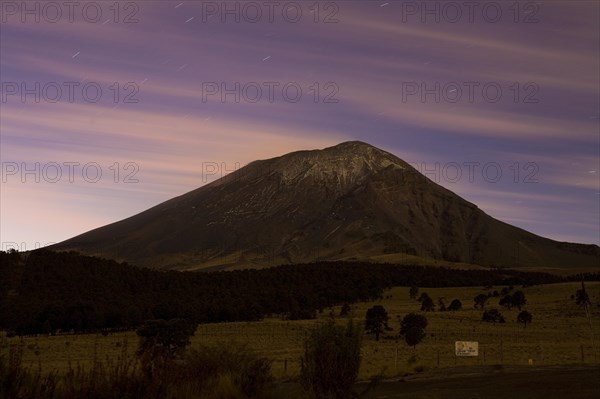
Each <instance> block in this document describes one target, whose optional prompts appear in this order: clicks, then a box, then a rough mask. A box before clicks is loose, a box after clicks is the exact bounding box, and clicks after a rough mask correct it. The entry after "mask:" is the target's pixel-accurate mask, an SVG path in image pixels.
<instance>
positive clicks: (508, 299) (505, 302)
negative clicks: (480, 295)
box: [498, 294, 513, 310]
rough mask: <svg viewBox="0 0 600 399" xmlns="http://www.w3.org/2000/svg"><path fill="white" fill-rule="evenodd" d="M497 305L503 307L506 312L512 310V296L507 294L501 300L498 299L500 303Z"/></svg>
mask: <svg viewBox="0 0 600 399" xmlns="http://www.w3.org/2000/svg"><path fill="white" fill-rule="evenodd" d="M498 304H499V305H500V306H502V307H505V308H506V309H508V310H510V309H512V306H513V300H512V295H510V294H508V295H505V296H503V297H502V298H500V301H499V302H498Z"/></svg>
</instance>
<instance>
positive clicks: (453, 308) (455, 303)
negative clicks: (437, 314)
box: [448, 299, 462, 311]
mask: <svg viewBox="0 0 600 399" xmlns="http://www.w3.org/2000/svg"><path fill="white" fill-rule="evenodd" d="M461 309H462V302H461V301H459V300H458V299H453V300H452V302H450V305H448V310H451V311H456V310H461Z"/></svg>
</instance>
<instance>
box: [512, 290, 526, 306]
mask: <svg viewBox="0 0 600 399" xmlns="http://www.w3.org/2000/svg"><path fill="white" fill-rule="evenodd" d="M511 302H512V306H514V307H516V308H517V309H519V310H521V309H522V308H523V306H525V304H526V303H527V299H525V294H524V293H523V291H515V293H514V294H512V296H511Z"/></svg>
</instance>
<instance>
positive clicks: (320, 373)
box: [300, 320, 362, 399]
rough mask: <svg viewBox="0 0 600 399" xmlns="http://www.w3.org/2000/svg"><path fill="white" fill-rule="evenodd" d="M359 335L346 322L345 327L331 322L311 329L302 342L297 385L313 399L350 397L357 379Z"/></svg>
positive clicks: (358, 331)
mask: <svg viewBox="0 0 600 399" xmlns="http://www.w3.org/2000/svg"><path fill="white" fill-rule="evenodd" d="M361 344H362V334H361V331H360V328H358V327H357V326H355V325H354V323H353V321H352V320H349V321H348V324H347V325H346V327H345V328H344V327H342V326H338V325H336V324H335V322H334V321H333V320H330V321H328V322H326V323H324V324H321V325H320V326H318V327H317V328H316V329H314V330H313V331H312V332H311V334H310V335H309V336H308V338H307V339H306V341H305V343H304V355H303V357H302V365H301V370H300V382H301V384H302V386H303V387H304V389H305V390H306V391H307V392H308V393H309V394H310V396H312V397H313V398H316V399H320V398H325V397H334V398H336V399H345V398H349V397H351V396H352V387H353V385H354V383H355V382H356V379H357V377H358V369H359V367H360V361H361V356H360V348H361Z"/></svg>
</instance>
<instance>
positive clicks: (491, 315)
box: [481, 309, 506, 323]
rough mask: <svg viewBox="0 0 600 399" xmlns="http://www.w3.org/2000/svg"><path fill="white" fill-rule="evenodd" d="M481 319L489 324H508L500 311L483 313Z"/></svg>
mask: <svg viewBox="0 0 600 399" xmlns="http://www.w3.org/2000/svg"><path fill="white" fill-rule="evenodd" d="M481 319H482V320H483V321H487V322H488V323H506V320H505V319H504V316H502V313H500V312H499V311H498V309H490V310H486V311H485V312H483V316H482V317H481Z"/></svg>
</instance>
